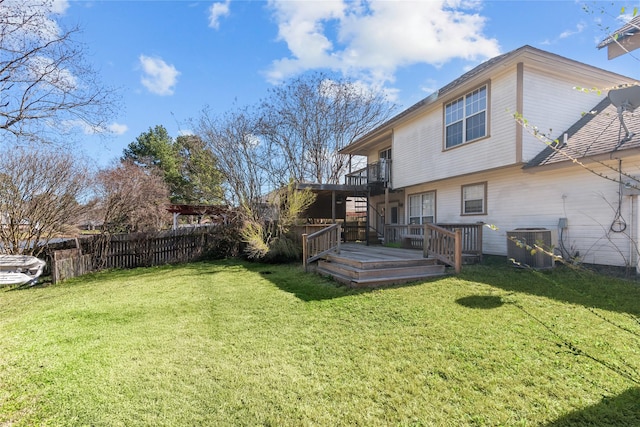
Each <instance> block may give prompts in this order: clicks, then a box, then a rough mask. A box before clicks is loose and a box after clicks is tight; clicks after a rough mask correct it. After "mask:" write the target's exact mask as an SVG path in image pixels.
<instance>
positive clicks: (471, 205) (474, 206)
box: [462, 182, 487, 215]
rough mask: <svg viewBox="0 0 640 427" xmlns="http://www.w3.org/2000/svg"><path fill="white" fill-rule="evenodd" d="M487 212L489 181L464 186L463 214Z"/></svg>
mask: <svg viewBox="0 0 640 427" xmlns="http://www.w3.org/2000/svg"><path fill="white" fill-rule="evenodd" d="M486 213H487V183H486V182H481V183H479V184H470V185H463V186H462V215H485V214H486Z"/></svg>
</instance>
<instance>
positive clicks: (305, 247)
mask: <svg viewBox="0 0 640 427" xmlns="http://www.w3.org/2000/svg"><path fill="white" fill-rule="evenodd" d="M341 237H342V227H341V226H340V224H333V225H330V226H329V227H326V228H323V229H322V230H319V231H316V232H315V233H311V234H303V235H302V266H303V267H304V270H305V271H307V268H308V265H309V263H311V262H313V261H316V260H318V259H320V258H322V257H323V256H324V255H326V254H328V253H330V252H336V253H340V240H341Z"/></svg>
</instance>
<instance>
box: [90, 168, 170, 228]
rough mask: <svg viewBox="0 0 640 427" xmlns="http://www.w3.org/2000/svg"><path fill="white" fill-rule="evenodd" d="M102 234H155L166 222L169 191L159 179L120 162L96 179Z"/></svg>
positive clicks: (167, 221) (154, 175)
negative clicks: (102, 223) (150, 232)
mask: <svg viewBox="0 0 640 427" xmlns="http://www.w3.org/2000/svg"><path fill="white" fill-rule="evenodd" d="M96 181H97V188H98V194H99V197H100V205H101V210H102V212H103V221H104V225H103V231H105V232H106V233H107V234H109V233H121V232H139V231H157V230H160V229H162V228H164V227H165V226H166V225H167V224H168V223H169V221H170V219H171V218H170V214H169V212H168V211H167V210H166V205H167V204H168V203H169V189H168V187H167V185H166V183H165V182H164V180H163V178H162V176H160V175H157V174H152V173H149V172H148V171H146V170H145V169H143V168H142V167H140V166H137V165H135V164H133V163H132V162H122V163H119V164H117V165H115V166H113V167H111V168H108V169H105V170H102V171H100V172H99V173H98V175H97V179H96Z"/></svg>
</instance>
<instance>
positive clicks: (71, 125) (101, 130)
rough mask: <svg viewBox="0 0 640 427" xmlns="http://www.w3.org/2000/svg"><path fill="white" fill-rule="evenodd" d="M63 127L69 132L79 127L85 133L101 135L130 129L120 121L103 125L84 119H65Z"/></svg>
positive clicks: (119, 132)
mask: <svg viewBox="0 0 640 427" xmlns="http://www.w3.org/2000/svg"><path fill="white" fill-rule="evenodd" d="M60 125H61V126H62V128H63V129H65V130H66V131H67V132H73V131H74V129H78V130H79V131H80V132H82V133H83V134H84V135H101V134H106V133H109V134H113V135H123V134H124V133H125V132H126V131H128V130H129V127H128V126H127V125H123V124H120V123H115V122H114V123H111V124H109V125H107V126H106V127H102V126H92V125H90V124H88V123H87V122H85V121H83V120H65V121H63V122H61V123H60Z"/></svg>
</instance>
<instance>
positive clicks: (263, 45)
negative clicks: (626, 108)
mask: <svg viewBox="0 0 640 427" xmlns="http://www.w3.org/2000/svg"><path fill="white" fill-rule="evenodd" d="M56 1H57V4H58V10H59V11H60V12H61V14H60V15H59V16H58V18H57V19H58V21H59V22H60V23H61V24H62V25H74V24H77V25H79V26H80V27H81V28H82V30H83V31H82V33H81V34H80V35H79V36H78V39H80V40H81V41H82V42H84V43H85V44H86V48H87V60H88V61H89V62H90V63H91V64H92V66H93V67H94V68H95V69H96V70H98V72H99V73H100V75H101V78H102V81H103V82H104V84H105V85H108V86H113V87H117V88H119V89H120V94H121V97H122V106H123V108H122V110H121V111H120V114H119V115H118V116H117V117H115V118H114V121H113V123H112V125H111V131H112V135H111V136H110V137H107V138H98V137H96V136H93V135H84V134H82V132H81V131H80V129H79V130H78V135H77V139H78V147H79V148H80V149H81V150H82V151H84V152H85V153H86V154H87V155H88V156H90V158H92V159H93V160H94V162H95V164H97V165H98V166H106V165H108V164H109V162H110V161H112V160H114V159H116V158H118V157H119V156H120V155H121V154H122V150H123V149H124V148H125V147H126V146H127V145H128V144H129V143H130V142H132V141H134V140H135V138H136V137H137V136H138V135H140V134H141V133H142V132H145V131H147V130H148V129H149V128H150V127H153V126H156V125H163V126H165V127H166V128H167V129H168V131H169V133H170V134H171V136H173V137H176V136H178V135H179V134H180V133H189V132H190V130H191V128H190V125H189V119H191V118H197V117H198V115H199V112H200V111H201V110H202V109H203V108H204V107H205V106H208V107H209V108H210V109H211V110H212V111H214V112H218V113H221V114H222V113H224V112H225V111H228V110H230V109H233V108H234V106H235V105H239V106H243V105H249V104H253V103H255V102H257V101H258V100H260V99H261V98H264V97H265V96H266V95H267V93H268V89H269V88H270V87H272V86H273V85H274V84H278V82H281V81H283V80H285V79H287V78H289V77H294V76H297V75H299V74H301V73H304V72H306V71H310V70H320V71H336V72H340V73H344V74H345V75H348V76H349V77H351V78H352V79H355V80H358V81H361V82H363V83H365V84H368V85H376V86H378V87H383V88H384V89H385V90H386V91H387V93H388V94H389V96H390V97H391V98H392V100H393V101H394V102H396V103H397V104H398V105H399V108H400V110H401V109H404V108H407V107H409V106H411V105H412V104H413V103H415V102H417V101H419V100H420V99H422V98H424V97H426V96H428V95H429V94H430V93H431V92H433V91H435V90H437V89H438V88H440V87H442V86H444V85H445V84H447V83H449V82H450V81H451V80H453V79H455V78H456V77H458V76H460V75H461V74H463V73H464V72H465V71H468V70H469V69H470V68H473V67H474V66H476V65H478V64H479V63H481V62H483V61H484V60H486V59H488V58H490V57H493V56H495V55H497V54H500V53H504V52H508V51H510V50H513V49H516V48H518V47H520V46H522V45H525V44H528V45H531V46H534V47H537V48H540V49H544V50H547V51H550V52H553V53H556V54H559V55H563V56H566V57H568V58H571V59H575V60H578V61H581V62H584V63H587V64H590V65H594V66H598V67H601V68H605V69H608V70H611V71H615V72H618V73H620V74H623V75H627V76H631V77H635V78H640V72H639V71H640V62H639V61H638V60H636V59H634V58H632V57H631V56H629V55H626V56H623V57H620V58H616V59H614V60H611V61H609V60H607V54H606V51H605V50H601V51H599V50H597V49H596V47H595V46H596V44H597V43H598V42H599V41H600V40H602V39H603V38H604V37H605V36H606V28H607V27H610V29H611V30H613V29H615V28H617V26H619V25H621V23H620V22H616V20H615V19H616V16H617V15H618V14H619V12H620V10H621V8H622V6H626V7H627V10H631V9H632V8H633V7H634V6H638V3H639V2H637V1H636V2H613V3H612V2H593V1H591V2H578V1H498V0H492V1H480V0H449V1H435V0H433V1H432V0H427V1H391V0H384V1H365V0H361V1H357V2H356V1H353V2H343V1H333V0H322V1H302V0H296V1H275V0H273V1H234V0H231V1H222V2H211V1H194V0H175V1H169V0H156V1H152V0H139V1H113V0H104V1H87V0H83V1H79V0H56ZM583 5H587V6H588V7H589V9H590V10H591V11H593V13H587V12H585V11H584V10H583ZM576 84H579V82H576ZM400 110H398V111H400Z"/></svg>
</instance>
